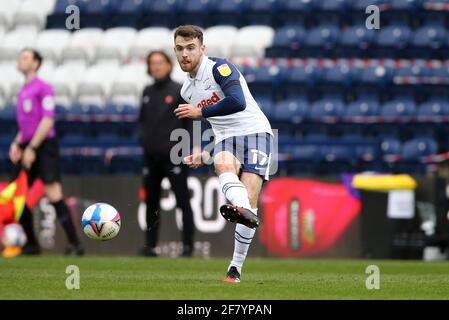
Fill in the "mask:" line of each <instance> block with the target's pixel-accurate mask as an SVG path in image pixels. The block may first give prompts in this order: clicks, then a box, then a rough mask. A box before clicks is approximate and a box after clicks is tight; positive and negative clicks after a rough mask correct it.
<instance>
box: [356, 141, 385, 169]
mask: <svg viewBox="0 0 449 320" xmlns="http://www.w3.org/2000/svg"><path fill="white" fill-rule="evenodd" d="M355 157H356V159H357V168H358V170H357V171H359V172H360V171H361V172H363V171H375V172H380V171H382V169H383V165H382V159H381V152H380V149H379V146H377V145H357V146H356V147H355Z"/></svg>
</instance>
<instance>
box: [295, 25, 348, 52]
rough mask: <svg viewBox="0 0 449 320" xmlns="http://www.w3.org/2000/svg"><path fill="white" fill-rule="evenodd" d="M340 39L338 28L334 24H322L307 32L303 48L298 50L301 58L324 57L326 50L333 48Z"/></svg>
mask: <svg viewBox="0 0 449 320" xmlns="http://www.w3.org/2000/svg"><path fill="white" fill-rule="evenodd" d="M339 37H340V28H339V27H338V25H334V24H323V25H319V26H317V27H314V28H312V29H310V30H308V32H307V36H306V42H305V46H306V47H305V48H304V49H303V50H300V55H301V56H303V57H314V58H319V57H326V56H327V55H328V53H327V52H326V50H331V49H333V48H334V46H335V44H336V43H337V41H338V39H339Z"/></svg>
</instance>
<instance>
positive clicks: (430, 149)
mask: <svg viewBox="0 0 449 320" xmlns="http://www.w3.org/2000/svg"><path fill="white" fill-rule="evenodd" d="M437 152H438V144H437V142H436V141H435V140H433V139H430V138H416V139H413V140H409V141H407V142H405V143H404V145H403V147H402V153H401V160H408V161H410V160H411V161H419V160H420V158H421V157H423V156H428V155H434V154H437Z"/></svg>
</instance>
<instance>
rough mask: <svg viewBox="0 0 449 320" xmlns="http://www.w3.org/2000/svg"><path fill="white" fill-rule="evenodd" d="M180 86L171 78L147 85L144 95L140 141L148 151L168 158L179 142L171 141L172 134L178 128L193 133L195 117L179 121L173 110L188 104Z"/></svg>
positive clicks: (140, 120)
mask: <svg viewBox="0 0 449 320" xmlns="http://www.w3.org/2000/svg"><path fill="white" fill-rule="evenodd" d="M180 91H181V85H180V84H179V83H176V82H174V81H172V80H171V79H170V78H166V79H164V80H161V81H158V82H155V83H154V84H153V85H150V86H147V87H145V89H144V90H143V94H142V100H141V107H140V114H139V131H140V132H139V133H140V142H141V144H142V146H143V147H144V150H145V152H146V153H148V154H153V155H155V156H156V155H157V156H162V157H165V156H166V157H169V155H170V150H171V148H172V147H173V146H174V145H175V144H177V143H178V142H176V141H170V135H171V133H172V132H173V130H175V129H177V128H184V129H186V130H188V131H189V133H190V136H191V133H192V123H193V122H192V120H191V119H182V120H179V119H178V118H176V116H175V114H174V112H173V111H174V110H175V109H176V108H177V107H178V105H179V104H183V103H186V102H185V101H184V100H183V99H182V98H181V95H180Z"/></svg>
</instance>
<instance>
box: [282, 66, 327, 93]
mask: <svg viewBox="0 0 449 320" xmlns="http://www.w3.org/2000/svg"><path fill="white" fill-rule="evenodd" d="M322 74H323V70H322V68H320V67H319V66H317V65H313V64H308V65H302V66H295V67H293V68H291V69H290V72H289V73H288V74H287V76H286V85H285V94H286V95H287V96H297V95H302V94H306V93H307V86H310V87H314V86H316V85H317V84H318V83H319V82H320V81H321V78H322Z"/></svg>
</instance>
